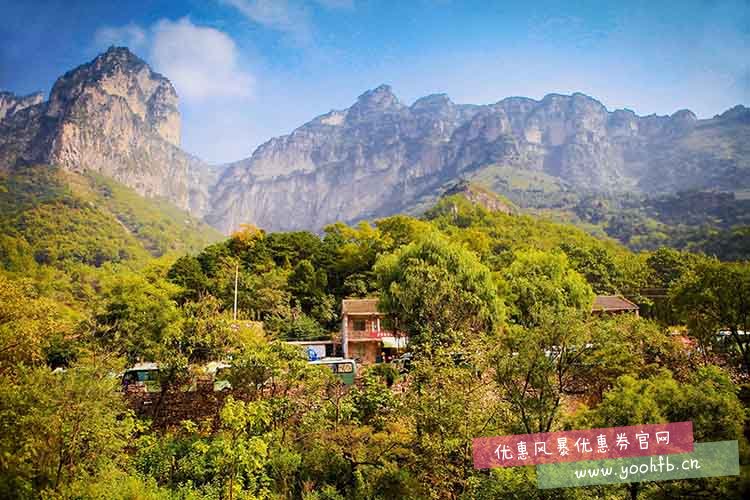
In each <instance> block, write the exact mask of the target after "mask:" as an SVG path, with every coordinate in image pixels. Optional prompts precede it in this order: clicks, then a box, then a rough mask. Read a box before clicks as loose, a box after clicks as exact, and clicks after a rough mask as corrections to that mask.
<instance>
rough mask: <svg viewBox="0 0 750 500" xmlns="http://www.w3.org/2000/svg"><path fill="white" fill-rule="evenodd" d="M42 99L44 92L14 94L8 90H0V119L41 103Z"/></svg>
mask: <svg viewBox="0 0 750 500" xmlns="http://www.w3.org/2000/svg"><path fill="white" fill-rule="evenodd" d="M43 101H44V94H42V93H41V92H35V93H33V94H29V95H27V96H16V95H15V94H12V93H10V92H0V121H2V120H3V119H5V118H6V117H10V116H11V115H13V114H15V113H16V112H17V111H21V110H22V109H25V108H28V107H29V106H35V105H37V104H41V103H42V102H43Z"/></svg>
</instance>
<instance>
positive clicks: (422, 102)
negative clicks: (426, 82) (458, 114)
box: [411, 94, 455, 111]
mask: <svg viewBox="0 0 750 500" xmlns="http://www.w3.org/2000/svg"><path fill="white" fill-rule="evenodd" d="M453 106H455V104H454V103H453V101H451V99H450V97H448V94H431V95H428V96H425V97H420V98H419V99H417V100H416V101H414V104H412V105H411V110H412V111H442V110H446V109H450V108H452V107H453Z"/></svg>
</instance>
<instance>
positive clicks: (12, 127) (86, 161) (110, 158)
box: [0, 47, 750, 233]
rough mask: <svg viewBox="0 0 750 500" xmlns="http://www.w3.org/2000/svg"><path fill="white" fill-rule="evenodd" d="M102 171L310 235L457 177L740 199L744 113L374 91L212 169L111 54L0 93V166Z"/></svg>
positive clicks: (436, 191) (491, 184) (204, 215)
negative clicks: (643, 112) (656, 111)
mask: <svg viewBox="0 0 750 500" xmlns="http://www.w3.org/2000/svg"><path fill="white" fill-rule="evenodd" d="M39 164H49V165H54V166H57V167H59V168H61V169H63V170H65V171H69V172H73V173H77V174H81V173H84V174H85V173H86V172H91V173H95V174H96V175H101V176H105V177H107V178H110V179H113V180H114V181H117V182H118V183H121V184H123V185H125V186H127V187H129V188H132V189H133V190H135V191H136V192H137V193H138V194H140V195H142V196H145V197H147V198H159V199H164V200H168V201H169V202H171V203H172V204H173V205H175V206H176V207H178V208H180V209H182V210H185V211H187V212H189V213H190V214H191V215H192V216H194V217H196V218H198V219H202V220H204V221H205V222H207V223H209V224H210V225H212V226H214V227H215V228H217V229H219V230H220V231H222V232H224V233H229V232H231V231H233V230H235V229H236V228H238V227H239V225H240V224H243V223H252V224H255V225H257V226H259V227H262V228H264V229H268V230H296V229H310V230H320V229H321V228H322V227H324V226H325V225H326V224H328V223H331V222H335V221H344V222H355V221H357V220H361V219H366V218H367V219H371V218H376V217H379V216H385V215H390V214H393V213H397V212H415V211H419V210H421V209H423V208H424V207H426V206H428V205H429V203H430V200H433V199H434V198H436V197H438V196H440V195H441V194H442V193H444V192H446V191H447V190H450V189H452V187H453V186H455V184H456V183H458V182H460V181H465V180H469V181H475V182H479V183H480V184H483V185H484V186H485V187H487V188H489V189H491V190H494V191H496V192H499V193H501V194H507V192H508V191H511V190H514V189H516V190H517V189H518V186H519V185H521V190H522V191H530V192H533V191H539V190H544V189H547V188H548V187H549V186H553V188H554V189H556V190H562V191H573V192H579V191H580V192H584V191H585V192H593V193H597V192H600V193H610V194H611V193H627V192H630V193H633V192H634V193H641V194H648V195H655V194H663V193H675V192H678V191H684V190H689V189H694V190H719V191H732V192H741V191H744V190H750V109H748V108H746V107H744V106H736V107H734V108H732V109H730V110H727V111H725V112H724V113H722V114H720V115H717V116H714V117H713V118H710V119H698V118H697V117H696V116H695V114H694V113H692V112H691V111H689V110H680V111H677V112H675V113H674V114H672V115H670V116H656V115H650V116H638V115H636V114H635V113H634V112H632V111H629V110H615V111H608V110H607V108H606V107H605V106H604V105H603V104H602V103H600V102H599V101H597V100H595V99H593V98H591V97H589V96H586V95H584V94H581V93H575V94H572V95H560V94H549V95H547V96H545V97H544V98H543V99H541V100H534V99H529V98H525V97H509V98H506V99H503V100H501V101H499V102H497V103H494V104H487V105H473V104H456V103H454V102H452V101H451V100H450V98H449V97H448V96H446V95H444V94H438V95H430V96H427V97H423V98H421V99H418V100H417V101H416V102H414V103H413V104H411V105H407V104H404V103H402V102H401V101H399V99H398V98H397V97H396V95H395V94H394V93H393V91H392V89H391V88H390V87H389V86H387V85H381V86H379V87H377V88H375V89H372V90H369V91H367V92H365V93H364V94H362V95H361V96H360V97H359V98H358V99H357V101H356V102H355V103H354V104H353V105H352V106H351V107H349V108H347V109H344V110H334V111H331V112H329V113H326V114H324V115H321V116H318V117H317V118H314V119H313V120H311V121H310V122H308V123H306V124H304V125H302V126H300V127H299V128H297V129H296V130H294V131H293V132H291V133H290V134H289V135H285V136H281V137H276V138H273V139H271V140H269V141H268V142H266V143H265V144H263V145H261V146H260V147H258V148H257V149H256V150H255V151H254V152H253V153H252V155H251V156H250V157H248V158H246V159H242V160H239V161H236V162H234V163H231V164H228V165H222V166H211V165H208V164H206V163H205V162H203V161H201V160H200V159H198V158H196V157H194V156H192V155H190V154H188V153H186V152H185V151H183V150H182V149H181V148H180V113H179V104H178V97H177V93H176V91H175V89H174V87H173V86H172V84H171V83H170V82H169V80H168V79H167V78H166V77H165V76H163V75H160V74H158V73H156V72H154V71H153V70H152V69H151V68H150V67H149V66H148V65H147V64H146V63H145V62H144V61H143V60H141V59H140V58H138V57H137V56H136V55H134V54H133V53H132V52H130V50H128V49H127V48H124V47H112V48H110V49H109V50H108V51H107V52H105V53H103V54H101V55H99V56H98V57H96V58H95V59H94V60H93V61H91V62H89V63H87V64H84V65H82V66H79V67H78V68H75V69H73V70H71V71H69V72H68V73H66V74H65V75H63V76H61V77H60V78H59V79H58V80H57V81H56V82H55V84H54V86H53V88H52V90H51V92H50V94H49V99H47V100H46V101H45V100H44V98H43V95H42V94H32V95H30V96H25V97H17V96H15V95H13V94H10V93H8V92H0V172H4V173H5V174H6V175H11V174H12V173H13V172H18V171H19V170H20V169H25V168H29V167H30V166H33V165H39Z"/></svg>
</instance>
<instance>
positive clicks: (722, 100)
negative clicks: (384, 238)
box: [0, 0, 750, 162]
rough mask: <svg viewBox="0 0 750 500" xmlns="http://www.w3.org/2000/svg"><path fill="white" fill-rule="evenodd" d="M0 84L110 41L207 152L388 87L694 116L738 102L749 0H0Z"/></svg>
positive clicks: (749, 80)
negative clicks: (585, 99)
mask: <svg viewBox="0 0 750 500" xmlns="http://www.w3.org/2000/svg"><path fill="white" fill-rule="evenodd" d="M0 12H2V13H3V16H2V18H0V89H3V90H10V91H13V92H16V93H30V92H32V91H35V90H42V91H44V92H49V89H50V88H51V86H52V84H53V83H54V80H55V79H56V78H57V77H58V76H59V75H61V74H62V73H64V72H65V71H67V70H69V69H72V68H73V67H75V66H77V65H79V64H81V63H83V62H86V61H88V60H90V59H91V58H93V57H94V56H95V55H96V54H97V53H99V52H101V51H103V50H105V49H106V48H107V46H109V45H110V44H118V45H127V46H129V47H130V48H131V49H132V50H133V51H134V52H135V53H137V54H138V55H139V56H141V57H142V58H143V59H145V60H146V61H147V62H149V63H150V64H151V65H152V66H153V67H154V69H156V70H157V71H159V72H161V73H163V74H164V75H165V76H167V77H168V78H169V79H170V80H172V82H173V83H174V85H175V87H176V88H177V92H178V94H179V95H180V100H181V106H180V107H181V111H182V114H183V137H182V145H183V147H184V148H185V149H186V150H188V151H190V152H191V153H194V154H197V155H198V156H200V157H201V158H204V159H206V160H208V161H210V162H226V161H231V160H237V159H240V158H244V157H247V156H249V155H250V154H251V153H252V151H253V149H254V148H255V147H256V146H257V145H259V144H260V143H262V142H264V141H266V140H267V139H269V138H270V137H272V136H275V135H281V134H285V133H288V132H290V131H291V130H293V129H294V128H296V127H297V126H299V125H301V124H302V123H304V122H306V121H308V120H310V119H311V118H313V117H314V116H317V115H319V114H322V113H325V112H328V111H329V110H331V109H341V108H345V107H348V106H349V105H350V104H351V103H352V102H353V101H354V100H355V99H356V97H357V96H358V95H360V94H361V93H362V92H364V91H365V90H367V89H370V88H373V87H376V86H377V85H379V84H381V83H388V84H390V85H391V86H392V87H393V89H394V92H395V93H396V95H398V96H399V98H400V99H401V100H402V101H403V102H405V103H407V104H410V103H411V102H413V101H414V100H415V99H417V98H418V97H421V96H423V95H427V94H431V93H440V92H445V93H447V94H448V95H449V96H450V97H451V98H452V99H453V100H454V101H455V102H461V103H477V104H482V103H490V102H496V101H498V100H500V99H502V98H504V97H507V96H511V95H522V96H528V97H532V98H536V99H539V98H541V97H543V96H544V95H545V94H548V93H552V92H556V93H572V92H578V91H580V92H584V93H586V94H589V95H591V96H593V97H595V98H597V99H599V100H600V101H601V102H602V103H604V104H605V105H606V106H607V107H608V108H609V109H616V108H630V109H633V110H634V111H636V112H637V113H639V114H651V113H657V114H671V113H673V112H674V111H676V110H678V109H682V108H689V109H692V110H693V111H695V112H696V114H698V116H699V117H710V116H713V115H714V114H717V113H720V112H722V111H724V110H725V109H727V108H729V107H731V106H733V105H735V104H745V105H748V104H750V1H748V0H728V1H712V0H711V1H710V0H700V1H693V0H681V1H674V2H672V1H666V0H662V1H659V0H656V1H653V0H652V1H648V2H640V1H637V0H630V1H627V2H626V1H617V2H606V1H604V0H599V1H579V2H574V1H566V2H562V1H560V2H547V1H534V0H527V1H523V2H516V1H490V0H485V1H471V0H466V1H458V0H401V1H386V0H187V1H179V2H178V1H173V2H167V1H160V0H129V1H127V2H126V1H122V0H121V1H119V2H108V1H104V0H99V1H93V0H92V1H82V0H81V1H78V0H40V1H31V0H0Z"/></svg>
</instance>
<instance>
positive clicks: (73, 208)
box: [0, 165, 221, 301]
mask: <svg viewBox="0 0 750 500" xmlns="http://www.w3.org/2000/svg"><path fill="white" fill-rule="evenodd" d="M0 228H2V236H0V238H1V239H2V240H1V241H2V244H0V262H1V264H2V266H3V269H4V270H5V271H6V272H8V273H11V274H12V275H14V276H19V277H34V278H36V279H37V280H38V284H39V285H40V286H45V287H49V288H54V289H57V290H58V291H59V292H60V293H61V296H65V300H66V301H70V300H78V299H82V300H86V294H90V293H92V292H93V290H91V288H90V286H89V285H92V283H94V281H95V278H94V277H95V276H96V275H97V274H99V273H100V269H101V268H103V267H107V266H109V268H110V269H111V266H112V265H115V264H117V265H123V266H126V267H129V268H139V267H143V266H144V265H146V264H147V263H148V262H149V261H150V260H151V259H152V258H154V257H161V256H164V255H168V254H176V253H183V252H195V251H197V250H199V249H201V248H203V247H205V246H206V245H207V244H208V243H210V242H212V241H216V240H218V239H219V238H220V237H221V236H220V235H219V233H218V232H217V231H215V230H214V229H212V228H210V227H209V226H207V225H205V224H203V223H201V222H199V221H198V220H196V219H194V218H192V217H190V216H188V215H187V214H186V213H184V212H182V211H181V210H178V209H177V208H174V207H173V206H172V205H170V204H169V203H168V202H166V201H161V200H157V199H151V200H148V199H145V198H143V197H141V196H139V195H137V194H136V193H135V192H134V191H132V190H131V189H129V188H126V187H124V186H122V185H120V184H118V183H117V182H115V181H113V180H111V179H108V178H105V177H101V176H99V175H97V174H94V173H87V174H85V175H81V174H74V173H70V172H65V171H62V170H60V169H58V168H55V167H51V166H46V165H39V166H34V167H25V168H20V169H16V170H13V171H11V172H6V173H3V174H2V175H0ZM109 272H111V271H109ZM87 288H88V289H87ZM86 289H87V290H86Z"/></svg>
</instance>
